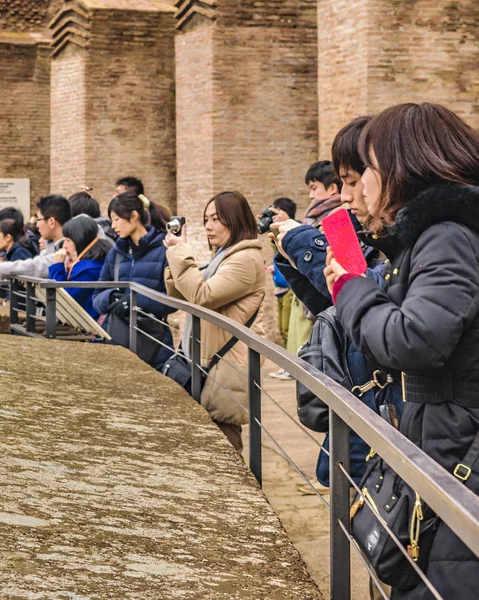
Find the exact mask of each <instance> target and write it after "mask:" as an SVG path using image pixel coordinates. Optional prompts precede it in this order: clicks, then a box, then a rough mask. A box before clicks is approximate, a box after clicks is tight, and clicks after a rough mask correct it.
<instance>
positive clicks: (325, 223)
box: [321, 208, 368, 275]
mask: <svg viewBox="0 0 479 600" xmlns="http://www.w3.org/2000/svg"><path fill="white" fill-rule="evenodd" d="M321 226H322V228H323V231H324V234H325V236H326V239H327V240H328V244H329V246H330V248H331V250H332V251H333V252H334V257H335V258H336V260H337V261H338V263H339V264H340V265H341V266H342V267H343V269H345V270H346V271H347V272H348V273H352V274H353V275H362V274H363V273H364V272H365V271H366V269H367V268H368V265H367V263H366V259H365V258H364V254H363V251H362V250H361V245H360V244H359V240H358V236H357V235H356V231H355V230H354V226H353V224H352V222H351V218H350V216H349V212H348V211H347V210H346V209H345V208H340V209H338V210H336V211H334V212H333V213H331V214H329V215H328V216H327V217H325V218H324V219H323V220H322V221H321Z"/></svg>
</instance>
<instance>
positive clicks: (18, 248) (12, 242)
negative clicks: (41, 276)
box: [0, 219, 33, 261]
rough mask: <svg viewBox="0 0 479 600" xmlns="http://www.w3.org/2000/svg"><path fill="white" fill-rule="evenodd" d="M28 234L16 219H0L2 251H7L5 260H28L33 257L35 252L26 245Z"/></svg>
mask: <svg viewBox="0 0 479 600" xmlns="http://www.w3.org/2000/svg"><path fill="white" fill-rule="evenodd" d="M26 243H27V236H26V235H25V230H24V229H23V227H20V225H19V224H18V222H17V221H16V220H15V219H4V220H3V221H0V251H3V252H5V257H4V260H8V261H13V260H26V259H27V258H33V254H32V253H31V252H30V250H28V249H27V248H26V247H25V245H26Z"/></svg>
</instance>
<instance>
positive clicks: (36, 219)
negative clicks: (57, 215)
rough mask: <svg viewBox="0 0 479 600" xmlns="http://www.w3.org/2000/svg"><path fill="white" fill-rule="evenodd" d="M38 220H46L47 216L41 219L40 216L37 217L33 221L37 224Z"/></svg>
mask: <svg viewBox="0 0 479 600" xmlns="http://www.w3.org/2000/svg"><path fill="white" fill-rule="evenodd" d="M38 221H46V218H45V217H42V218H41V219H39V218H38V217H35V219H34V221H33V222H34V223H35V225H36V224H37V223H38Z"/></svg>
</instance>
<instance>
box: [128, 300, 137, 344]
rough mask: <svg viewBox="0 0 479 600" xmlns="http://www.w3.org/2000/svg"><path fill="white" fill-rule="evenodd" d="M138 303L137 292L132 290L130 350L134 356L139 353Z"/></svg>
mask: <svg viewBox="0 0 479 600" xmlns="http://www.w3.org/2000/svg"><path fill="white" fill-rule="evenodd" d="M137 302H138V294H137V292H135V291H134V290H130V350H131V352H133V353H134V354H136V353H137V352H138V348H137V346H138V331H137V330H136V327H137V324H138V313H137V312H136V305H137Z"/></svg>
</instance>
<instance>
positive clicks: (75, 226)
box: [48, 215, 110, 319]
mask: <svg viewBox="0 0 479 600" xmlns="http://www.w3.org/2000/svg"><path fill="white" fill-rule="evenodd" d="M63 236H64V242H63V247H62V248H61V249H60V250H57V252H56V253H55V254H54V256H53V264H52V265H50V267H49V268H48V276H49V278H50V279H54V280H55V281H98V278H99V277H100V273H101V270H102V268H103V263H104V262H105V258H106V255H107V254H108V252H109V250H110V244H108V243H107V242H106V241H105V240H100V239H98V226H97V224H96V223H95V221H94V219H92V218H91V217H89V216H88V215H78V216H76V217H74V218H73V219H70V221H67V222H66V223H65V225H64V226H63ZM66 291H67V292H68V293H69V294H70V296H72V298H74V299H75V300H76V301H77V302H78V304H80V305H81V306H82V307H83V308H84V309H85V310H86V311H87V313H88V314H89V315H90V316H91V317H93V318H94V319H97V318H98V317H99V313H97V312H96V311H95V309H94V308H93V300H92V297H93V292H94V290H93V289H87V288H66Z"/></svg>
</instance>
